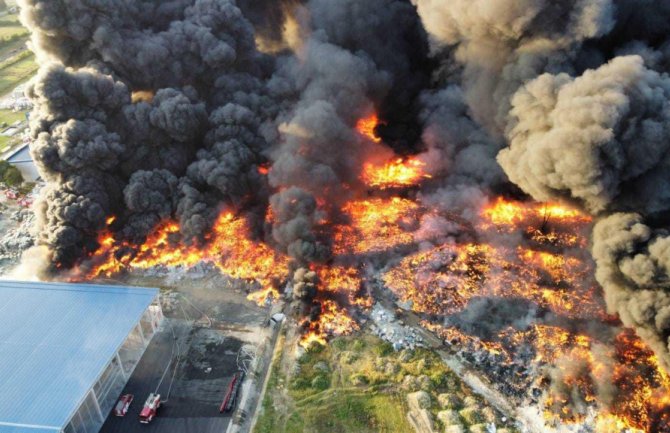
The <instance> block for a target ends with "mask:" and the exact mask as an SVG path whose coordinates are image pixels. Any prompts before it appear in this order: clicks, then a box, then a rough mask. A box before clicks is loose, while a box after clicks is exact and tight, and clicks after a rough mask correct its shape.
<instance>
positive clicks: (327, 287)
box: [314, 265, 372, 309]
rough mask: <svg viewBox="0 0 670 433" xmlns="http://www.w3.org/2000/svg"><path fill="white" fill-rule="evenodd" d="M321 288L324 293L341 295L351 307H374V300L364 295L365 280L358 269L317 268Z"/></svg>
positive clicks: (343, 267)
mask: <svg viewBox="0 0 670 433" xmlns="http://www.w3.org/2000/svg"><path fill="white" fill-rule="evenodd" d="M314 270H315V272H316V274H317V276H318V280H319V288H320V290H321V291H323V292H327V293H331V294H339V295H340V296H342V297H344V298H346V302H347V303H348V304H349V305H350V306H354V305H355V306H358V307H362V308H365V309H367V308H370V307H372V298H371V297H370V296H369V295H368V294H367V293H364V290H363V280H362V278H361V277H360V273H359V271H358V269H357V268H355V267H350V266H338V265H331V266H315V269H314Z"/></svg>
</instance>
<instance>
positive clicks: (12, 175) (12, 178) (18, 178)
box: [2, 166, 23, 186]
mask: <svg viewBox="0 0 670 433" xmlns="http://www.w3.org/2000/svg"><path fill="white" fill-rule="evenodd" d="M2 181H3V182H4V183H6V184H7V185H8V186H18V185H21V184H22V183H23V175H22V174H21V172H20V171H19V169H18V168H16V167H14V166H9V168H7V170H5V173H4V174H3V175H2Z"/></svg>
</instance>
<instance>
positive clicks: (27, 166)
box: [7, 143, 40, 182]
mask: <svg viewBox="0 0 670 433" xmlns="http://www.w3.org/2000/svg"><path fill="white" fill-rule="evenodd" d="M7 162H8V163H10V164H12V165H13V166H14V167H16V168H18V169H19V171H20V172H21V174H22V175H23V180H25V181H26V182H35V181H36V180H37V179H39V178H40V174H39V172H38V171H37V166H36V165H35V161H33V157H32V155H30V143H24V145H23V146H21V147H20V148H18V149H17V150H16V151H14V152H13V153H12V154H11V155H9V156H8V157H7Z"/></svg>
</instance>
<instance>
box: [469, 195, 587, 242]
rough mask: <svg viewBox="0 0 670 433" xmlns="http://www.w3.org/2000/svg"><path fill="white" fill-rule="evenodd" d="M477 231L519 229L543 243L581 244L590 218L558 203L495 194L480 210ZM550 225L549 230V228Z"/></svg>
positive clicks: (518, 230)
mask: <svg viewBox="0 0 670 433" xmlns="http://www.w3.org/2000/svg"><path fill="white" fill-rule="evenodd" d="M481 218H482V221H481V223H480V224H479V229H480V230H484V231H487V230H495V231H497V232H501V233H513V232H522V233H524V234H525V235H526V237H528V238H530V239H532V240H534V241H536V242H538V243H541V244H545V245H555V246H558V247H574V246H581V247H584V246H586V244H587V240H588V238H587V236H586V232H587V230H588V228H589V227H590V225H591V222H592V218H591V217H590V216H588V215H586V214H583V213H581V212H580V211H579V210H576V209H572V208H570V207H567V206H563V205H561V204H558V203H521V202H516V201H509V200H506V199H504V198H502V197H499V198H498V199H497V200H496V201H495V202H493V203H492V204H490V205H489V206H486V207H485V208H484V209H483V210H482V212H481ZM549 228H551V230H550V229H549Z"/></svg>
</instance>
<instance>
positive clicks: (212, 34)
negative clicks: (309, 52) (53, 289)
mask: <svg viewBox="0 0 670 433" xmlns="http://www.w3.org/2000/svg"><path fill="white" fill-rule="evenodd" d="M21 8H22V19H23V21H24V23H26V25H28V26H29V27H30V28H31V30H32V32H33V39H32V43H33V49H34V50H35V51H36V52H37V54H38V57H39V58H40V60H41V61H42V62H43V64H44V66H43V67H42V70H41V72H40V74H39V76H38V77H37V79H36V80H34V82H33V83H32V84H31V87H30V89H29V94H30V96H31V97H32V98H33V100H34V101H35V105H36V109H35V111H34V113H33V116H32V119H31V126H32V133H33V135H34V137H35V139H36V140H35V144H34V145H33V149H32V152H33V155H34V157H35V159H36V161H37V163H38V166H39V168H40V171H41V173H42V176H43V177H44V178H45V180H47V181H48V183H49V186H48V193H47V195H46V197H45V198H46V200H44V203H43V204H42V207H41V209H42V211H41V214H42V218H41V220H42V223H41V228H40V231H41V233H42V235H41V236H42V239H41V242H43V243H45V244H47V245H48V246H49V247H50V248H51V250H52V252H53V253H54V261H55V262H56V263H59V264H60V265H61V266H65V267H69V266H72V265H73V264H74V263H75V262H76V261H77V260H79V259H80V258H81V257H82V256H84V255H85V254H87V253H90V252H91V251H93V250H95V249H96V248H97V245H96V242H95V239H96V236H97V234H96V233H97V232H99V230H100V229H101V228H103V227H104V225H105V219H106V217H108V216H110V215H115V216H117V217H118V219H117V221H118V222H117V223H116V225H115V227H119V228H120V230H119V232H120V234H121V235H122V236H124V237H127V238H129V239H132V240H134V241H138V240H140V239H142V238H143V237H144V236H145V235H146V234H147V233H149V231H151V230H152V228H153V227H154V226H155V225H156V224H157V223H158V222H159V221H160V220H162V219H165V218H168V217H177V218H179V219H180V221H181V223H182V228H183V235H184V237H185V239H186V240H188V241H192V240H195V241H197V240H198V239H200V238H201V237H202V236H203V234H204V233H205V232H206V231H207V229H208V228H209V226H210V225H211V223H212V221H213V220H214V218H215V217H216V215H217V213H218V212H219V211H220V208H221V207H222V206H231V207H234V208H236V209H241V208H243V207H245V206H247V205H248V204H249V202H252V201H254V200H259V201H261V202H262V201H263V200H267V195H268V194H267V192H265V191H266V190H267V186H266V182H265V179H264V178H263V177H262V176H261V175H259V173H258V170H257V167H258V165H260V164H262V163H264V162H265V161H266V157H265V156H264V155H263V152H264V151H266V150H267V148H268V143H267V141H266V140H265V138H264V137H263V134H262V133H261V128H262V125H263V124H264V123H271V122H272V121H273V119H274V117H275V116H276V114H277V112H278V107H276V104H275V103H274V101H273V100H272V99H271V98H270V97H269V96H268V92H267V91H266V89H265V87H266V81H267V79H268V78H269V77H270V75H271V74H272V71H273V69H274V68H273V63H274V59H272V58H270V57H268V56H266V55H263V54H261V53H260V52H258V51H257V50H256V46H255V40H254V29H253V27H252V25H251V23H250V22H249V21H247V20H246V19H245V18H244V16H243V15H242V13H241V11H240V10H239V8H237V6H236V5H235V3H234V1H228V0H188V1H184V0H175V1H169V2H153V1H140V2H137V1H122V0H118V1H113V0H110V1H103V2H101V1H95V2H92V1H91V2H89V1H77V2H69V1H51V0H49V1H40V0H35V1H32V0H26V1H22V2H21ZM252 196H253V197H252Z"/></svg>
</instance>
